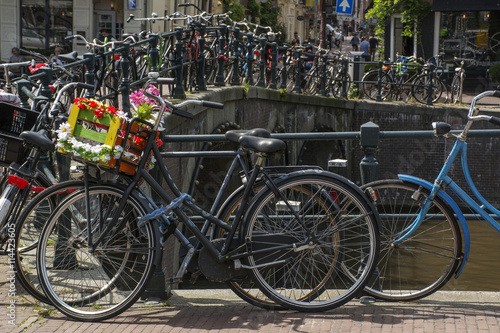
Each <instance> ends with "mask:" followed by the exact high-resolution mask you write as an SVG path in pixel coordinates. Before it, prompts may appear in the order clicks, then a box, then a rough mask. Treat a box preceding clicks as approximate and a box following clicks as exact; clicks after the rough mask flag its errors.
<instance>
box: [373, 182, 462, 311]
mask: <svg viewBox="0 0 500 333" xmlns="http://www.w3.org/2000/svg"><path fill="white" fill-rule="evenodd" d="M364 187H371V188H372V189H373V190H374V191H375V194H376V196H377V198H378V199H377V202H376V208H377V210H378V212H379V215H380V217H381V220H382V226H381V230H380V255H379V262H378V265H377V270H376V272H375V274H374V279H372V280H371V281H370V282H369V284H368V285H367V287H366V288H365V291H366V292H368V293H369V294H371V295H373V296H375V297H377V298H380V299H384V300H387V301H412V300H416V299H419V298H422V297H425V296H428V295H430V294H432V293H434V292H435V291H437V290H439V289H440V288H441V287H442V286H443V285H444V284H445V283H446V282H447V281H448V280H449V279H450V278H451V276H452V275H453V273H454V272H455V271H456V269H457V267H458V264H459V262H460V257H461V250H462V238H461V233H460V228H459V226H458V224H457V221H456V219H455V217H454V215H453V212H452V211H450V209H449V208H448V206H447V205H446V204H445V203H444V202H443V200H441V199H440V198H439V197H436V199H434V202H433V204H432V206H431V208H430V209H429V213H427V216H426V218H425V220H424V222H423V223H422V225H421V226H420V227H419V228H418V230H417V231H416V232H414V233H413V235H411V236H410V237H409V238H408V239H406V240H405V241H404V242H402V243H401V244H400V245H398V246H394V245H393V242H394V240H396V239H397V238H398V237H399V236H400V234H401V232H402V231H403V230H405V229H406V228H408V226H409V225H410V224H411V223H412V222H413V221H414V219H415V217H416V216H417V215H418V213H419V211H420V207H421V206H422V204H423V202H424V200H425V199H426V198H427V197H428V195H429V191H428V190H427V189H425V188H422V187H420V186H418V185H415V184H412V183H408V182H404V181H401V180H396V179H393V180H381V181H376V182H373V183H370V184H367V185H365V186H364Z"/></svg>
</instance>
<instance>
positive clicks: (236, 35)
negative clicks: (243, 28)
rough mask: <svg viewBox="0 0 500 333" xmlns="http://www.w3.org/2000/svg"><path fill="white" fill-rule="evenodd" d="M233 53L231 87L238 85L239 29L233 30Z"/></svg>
mask: <svg viewBox="0 0 500 333" xmlns="http://www.w3.org/2000/svg"><path fill="white" fill-rule="evenodd" d="M233 37H234V38H233V40H234V42H233V43H234V44H233V52H234V62H233V77H232V78H231V85H232V86H239V85H240V69H239V61H240V40H239V38H240V29H239V28H235V29H234V32H233Z"/></svg>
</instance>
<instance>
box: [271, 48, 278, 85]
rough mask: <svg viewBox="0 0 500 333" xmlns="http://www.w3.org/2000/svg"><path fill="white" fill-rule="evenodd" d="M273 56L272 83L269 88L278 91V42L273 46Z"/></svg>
mask: <svg viewBox="0 0 500 333" xmlns="http://www.w3.org/2000/svg"><path fill="white" fill-rule="evenodd" d="M271 55H272V62H271V83H270V84H269V88H271V89H276V88H277V86H278V83H277V81H278V77H277V76H276V75H277V74H278V43H276V42H273V43H272V44H271Z"/></svg>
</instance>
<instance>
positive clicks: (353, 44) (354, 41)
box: [351, 33, 359, 51]
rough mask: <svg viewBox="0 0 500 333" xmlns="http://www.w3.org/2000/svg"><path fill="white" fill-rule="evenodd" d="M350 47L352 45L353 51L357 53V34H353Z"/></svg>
mask: <svg viewBox="0 0 500 333" xmlns="http://www.w3.org/2000/svg"><path fill="white" fill-rule="evenodd" d="M351 45H352V49H353V51H357V50H358V47H359V38H358V34H356V33H355V34H354V36H352V38H351Z"/></svg>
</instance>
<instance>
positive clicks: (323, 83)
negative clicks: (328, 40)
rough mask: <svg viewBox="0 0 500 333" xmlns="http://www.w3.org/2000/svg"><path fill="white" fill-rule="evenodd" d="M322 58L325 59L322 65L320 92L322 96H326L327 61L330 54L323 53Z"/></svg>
mask: <svg viewBox="0 0 500 333" xmlns="http://www.w3.org/2000/svg"><path fill="white" fill-rule="evenodd" d="M321 58H322V59H323V64H322V65H321V85H320V94H321V96H326V62H327V60H328V56H327V55H326V54H323V55H322V56H321Z"/></svg>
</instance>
